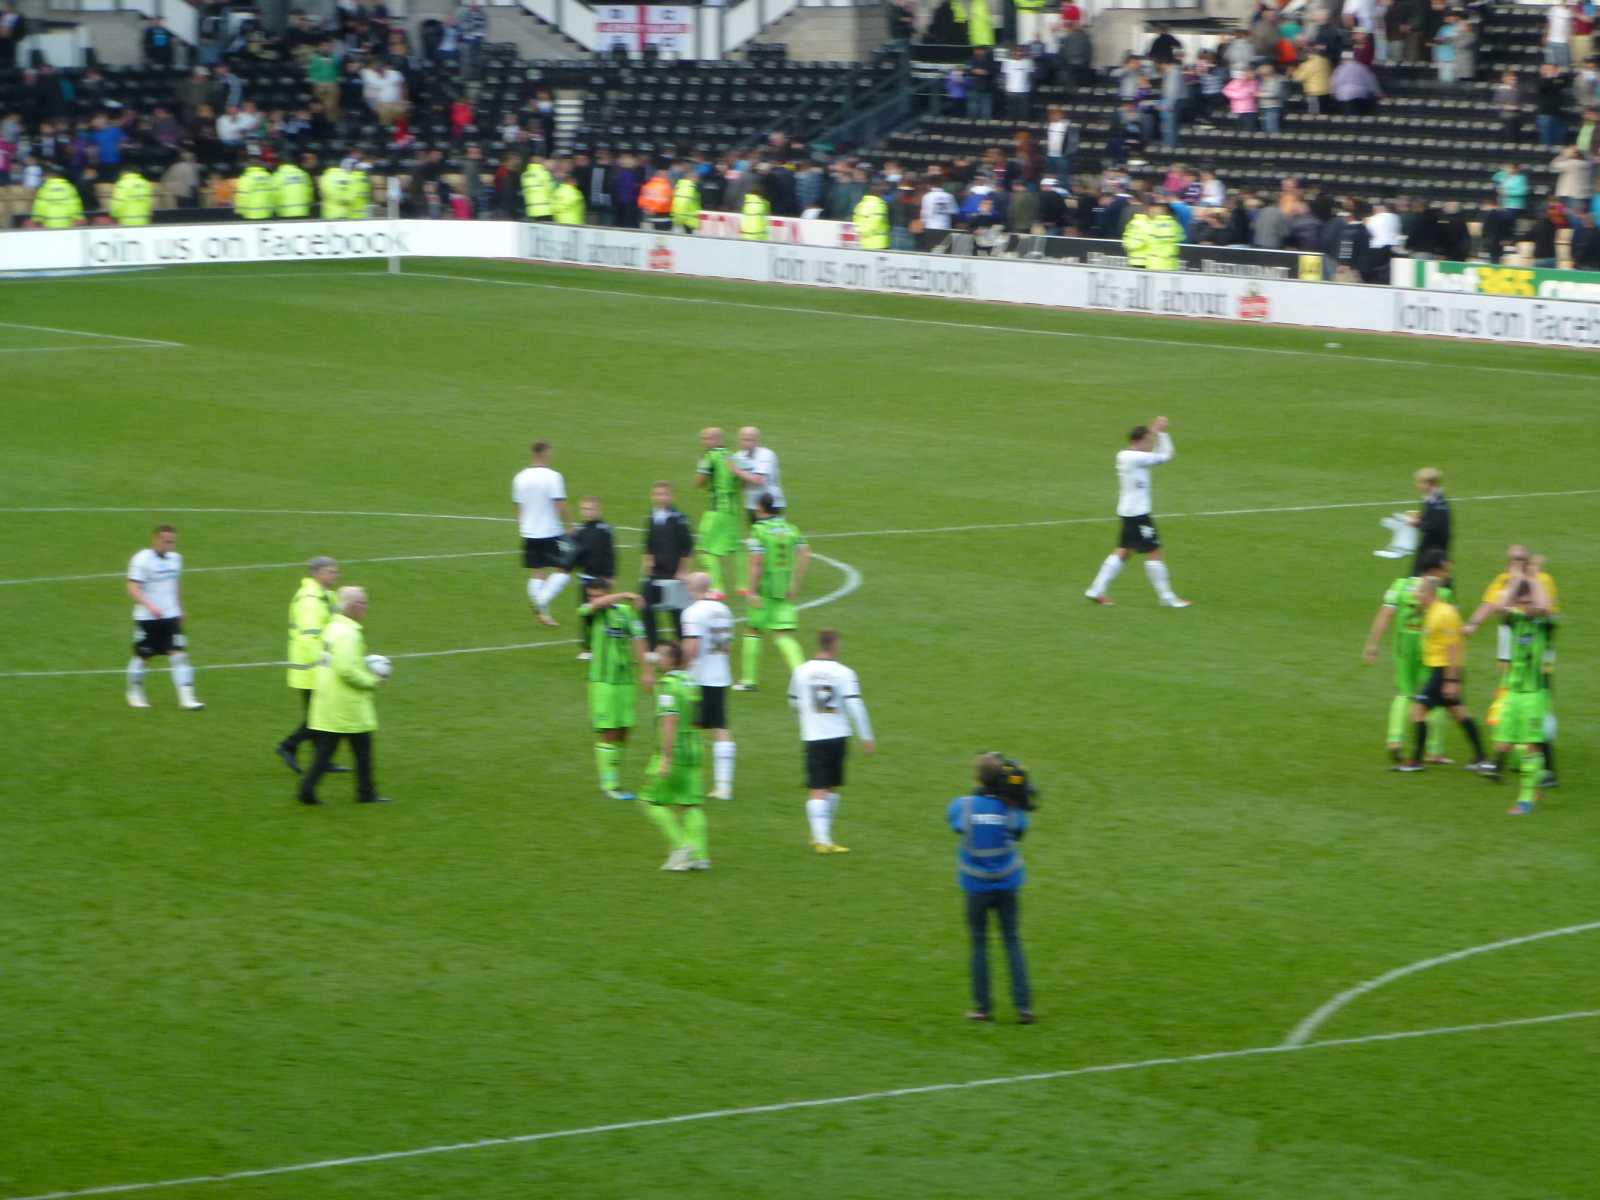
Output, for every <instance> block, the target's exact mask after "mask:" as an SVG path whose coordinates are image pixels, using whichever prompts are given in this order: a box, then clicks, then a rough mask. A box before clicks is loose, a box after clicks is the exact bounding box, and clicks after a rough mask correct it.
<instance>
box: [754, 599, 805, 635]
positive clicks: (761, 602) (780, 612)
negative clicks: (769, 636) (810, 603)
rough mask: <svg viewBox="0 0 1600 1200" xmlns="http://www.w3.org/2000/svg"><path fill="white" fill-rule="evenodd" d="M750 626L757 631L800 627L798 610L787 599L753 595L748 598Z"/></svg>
mask: <svg viewBox="0 0 1600 1200" xmlns="http://www.w3.org/2000/svg"><path fill="white" fill-rule="evenodd" d="M749 621H750V628H751V629H753V630H755V631H756V632H757V633H767V632H776V631H779V630H785V629H798V628H799V627H800V612H799V609H797V608H796V607H795V606H794V605H793V604H791V603H790V602H789V601H787V600H768V599H767V598H766V597H764V596H755V597H752V598H751V600H750V612H749Z"/></svg>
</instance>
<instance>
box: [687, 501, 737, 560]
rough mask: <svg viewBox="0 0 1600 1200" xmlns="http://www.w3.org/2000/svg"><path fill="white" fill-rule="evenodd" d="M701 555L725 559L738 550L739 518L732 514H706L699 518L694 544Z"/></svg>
mask: <svg viewBox="0 0 1600 1200" xmlns="http://www.w3.org/2000/svg"><path fill="white" fill-rule="evenodd" d="M696 545H697V547H698V548H699V550H700V551H701V553H703V554H715V555H717V556H718V557H726V556H727V555H729V554H732V553H733V552H734V551H735V550H737V549H738V548H739V518H738V517H736V516H734V515H733V514H732V513H719V512H708V513H706V514H705V515H704V516H702V517H701V518H700V534H699V540H698V542H697V543H696Z"/></svg>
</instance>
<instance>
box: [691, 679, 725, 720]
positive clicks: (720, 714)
mask: <svg viewBox="0 0 1600 1200" xmlns="http://www.w3.org/2000/svg"><path fill="white" fill-rule="evenodd" d="M696 724H698V725H699V727H700V728H701V729H726V728H727V727H728V689H727V688H725V687H711V686H709V685H707V684H703V683H702V684H701V685H700V720H699V721H698V722H696Z"/></svg>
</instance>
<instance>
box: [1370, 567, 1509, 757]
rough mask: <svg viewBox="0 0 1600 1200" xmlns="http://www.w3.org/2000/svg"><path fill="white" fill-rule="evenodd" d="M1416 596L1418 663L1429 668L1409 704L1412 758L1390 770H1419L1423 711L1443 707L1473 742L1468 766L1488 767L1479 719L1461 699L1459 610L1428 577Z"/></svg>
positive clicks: (1462, 660)
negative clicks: (1419, 630) (1419, 638)
mask: <svg viewBox="0 0 1600 1200" xmlns="http://www.w3.org/2000/svg"><path fill="white" fill-rule="evenodd" d="M1416 596H1417V604H1418V606H1419V607H1421V609H1422V666H1423V668H1424V669H1425V670H1426V671H1427V672H1428V679H1427V682H1426V683H1424V684H1423V685H1422V691H1420V692H1419V693H1417V696H1416V699H1415V700H1414V701H1413V702H1412V705H1411V728H1412V730H1413V733H1412V738H1413V740H1412V750H1411V757H1410V758H1408V759H1407V760H1406V761H1405V762H1403V763H1400V764H1399V765H1398V766H1396V767H1395V768H1394V769H1395V770H1396V771H1406V772H1411V771H1420V770H1422V769H1423V768H1422V751H1423V747H1424V746H1425V745H1426V744H1427V740H1428V714H1429V713H1430V712H1432V711H1433V710H1434V709H1436V708H1442V709H1445V710H1446V711H1447V712H1449V714H1450V716H1451V717H1452V718H1453V719H1454V720H1455V722H1456V724H1458V725H1460V726H1461V731H1462V732H1463V733H1465V734H1466V735H1467V740H1468V741H1469V742H1471V743H1472V761H1471V762H1470V763H1468V764H1467V770H1469V771H1476V772H1478V773H1479V774H1480V775H1481V774H1484V773H1486V772H1490V771H1493V770H1494V763H1493V762H1491V761H1489V760H1488V759H1487V758H1485V757H1484V753H1483V739H1482V738H1481V737H1479V736H1478V723H1477V722H1476V721H1474V720H1473V719H1472V714H1471V713H1470V712H1468V711H1467V707H1466V705H1465V704H1464V703H1463V699H1462V683H1461V676H1462V669H1463V666H1464V664H1465V663H1466V658H1467V643H1466V638H1465V637H1464V636H1463V635H1462V631H1461V629H1462V627H1461V614H1460V613H1459V612H1458V611H1457V610H1456V606H1455V605H1454V604H1451V603H1450V602H1449V601H1447V600H1441V599H1439V581H1438V580H1437V579H1435V578H1432V577H1431V576H1430V577H1425V578H1424V579H1423V580H1422V582H1421V583H1419V584H1418V585H1417V592H1416Z"/></svg>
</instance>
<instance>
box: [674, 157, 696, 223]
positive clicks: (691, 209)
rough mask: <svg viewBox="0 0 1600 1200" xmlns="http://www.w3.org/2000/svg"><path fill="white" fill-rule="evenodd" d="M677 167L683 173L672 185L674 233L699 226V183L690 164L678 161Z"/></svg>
mask: <svg viewBox="0 0 1600 1200" xmlns="http://www.w3.org/2000/svg"><path fill="white" fill-rule="evenodd" d="M678 167H679V169H680V170H682V172H683V174H682V175H681V176H680V177H679V179H678V182H677V183H675V184H673V185H672V229H673V232H674V233H693V232H694V231H695V230H696V229H699V228H700V185H699V184H698V183H697V182H695V176H694V168H693V167H692V166H691V165H690V164H688V163H679V164H678Z"/></svg>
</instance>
